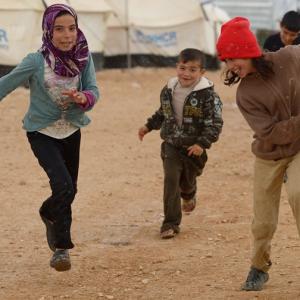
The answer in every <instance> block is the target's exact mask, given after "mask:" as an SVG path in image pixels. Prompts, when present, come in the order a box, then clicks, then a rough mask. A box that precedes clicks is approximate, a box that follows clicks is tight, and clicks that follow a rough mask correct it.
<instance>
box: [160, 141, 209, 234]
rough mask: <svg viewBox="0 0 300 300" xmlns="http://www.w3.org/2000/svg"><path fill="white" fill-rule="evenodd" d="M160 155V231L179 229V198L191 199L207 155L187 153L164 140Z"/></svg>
mask: <svg viewBox="0 0 300 300" xmlns="http://www.w3.org/2000/svg"><path fill="white" fill-rule="evenodd" d="M161 157H162V160H163V167H164V215H165V217H164V220H163V223H162V226H161V232H163V231H165V230H168V229H170V228H173V229H174V230H175V231H179V225H180V222H181V218H182V212H181V198H183V199H185V200H189V199H192V198H193V197H194V196H195V194H196V191H197V181H196V177H197V176H199V175H200V174H201V173H202V171H203V168H204V166H205V163H206V161H207V155H206V152H205V150H204V151H203V153H202V155H201V156H194V155H193V156H191V157H189V156H188V155H187V150H186V149H184V148H176V147H174V146H172V145H170V144H168V143H166V142H163V143H162V146H161Z"/></svg>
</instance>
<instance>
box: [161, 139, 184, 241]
mask: <svg viewBox="0 0 300 300" xmlns="http://www.w3.org/2000/svg"><path fill="white" fill-rule="evenodd" d="M161 156H162V160H163V168H164V195H163V201H164V220H163V223H162V226H161V230H160V231H161V236H162V237H163V238H164V236H163V233H164V232H167V231H168V230H172V231H174V233H179V225H180V223H181V218H182V213H181V203H180V188H179V179H180V175H181V172H182V161H181V159H180V155H179V154H178V151H177V150H176V149H175V148H174V147H172V146H170V145H168V144H166V143H163V144H162V153H161ZM171 235H172V234H171ZM171 235H170V237H172V236H171Z"/></svg>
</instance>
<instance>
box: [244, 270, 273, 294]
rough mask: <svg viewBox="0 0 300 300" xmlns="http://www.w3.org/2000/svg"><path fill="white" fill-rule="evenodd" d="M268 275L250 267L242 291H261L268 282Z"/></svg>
mask: <svg viewBox="0 0 300 300" xmlns="http://www.w3.org/2000/svg"><path fill="white" fill-rule="evenodd" d="M268 279H269V274H268V273H266V272H264V271H261V270H258V269H256V268H254V267H251V269H250V272H249V274H248V277H247V279H246V281H245V283H244V284H243V286H242V290H244V291H261V290H262V288H263V285H264V284H265V283H266V282H267V281H268Z"/></svg>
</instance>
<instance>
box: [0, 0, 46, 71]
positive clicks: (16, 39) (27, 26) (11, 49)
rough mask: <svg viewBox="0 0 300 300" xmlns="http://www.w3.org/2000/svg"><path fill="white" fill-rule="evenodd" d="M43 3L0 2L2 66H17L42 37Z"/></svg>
mask: <svg viewBox="0 0 300 300" xmlns="http://www.w3.org/2000/svg"><path fill="white" fill-rule="evenodd" d="M43 11H44V5H43V2H42V1H40V0H27V1H26V0H11V1H7V0H0V65H11V66H13V65H16V64H18V63H19V62H20V61H21V59H22V58H23V57H24V56H25V55H26V54H27V53H28V52H31V51H33V50H34V45H36V38H37V37H38V36H41V30H40V27H41V22H42V12H43Z"/></svg>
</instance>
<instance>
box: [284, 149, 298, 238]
mask: <svg viewBox="0 0 300 300" xmlns="http://www.w3.org/2000/svg"><path fill="white" fill-rule="evenodd" d="M286 174H287V180H286V183H285V187H286V190H287V194H288V199H289V204H290V206H291V208H292V212H293V215H294V218H295V220H296V224H297V229H298V234H299V236H300V186H299V178H300V152H299V153H298V154H296V155H295V156H294V157H293V158H292V160H291V161H290V163H289V165H288V168H287V171H286Z"/></svg>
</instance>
